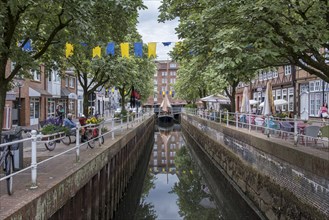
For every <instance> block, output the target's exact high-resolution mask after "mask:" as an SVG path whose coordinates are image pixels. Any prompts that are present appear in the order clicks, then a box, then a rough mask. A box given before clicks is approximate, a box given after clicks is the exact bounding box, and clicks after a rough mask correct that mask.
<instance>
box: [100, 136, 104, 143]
mask: <svg viewBox="0 0 329 220" xmlns="http://www.w3.org/2000/svg"><path fill="white" fill-rule="evenodd" d="M100 139H101V144H104V136H102V137H100Z"/></svg>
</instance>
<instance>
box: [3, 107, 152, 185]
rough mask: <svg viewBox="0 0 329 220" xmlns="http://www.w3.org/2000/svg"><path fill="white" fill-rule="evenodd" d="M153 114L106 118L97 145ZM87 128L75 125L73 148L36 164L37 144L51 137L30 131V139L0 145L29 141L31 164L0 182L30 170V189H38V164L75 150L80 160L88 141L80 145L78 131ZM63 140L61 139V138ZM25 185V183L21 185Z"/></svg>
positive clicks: (77, 158) (78, 124)
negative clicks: (103, 130) (102, 139)
mask: <svg viewBox="0 0 329 220" xmlns="http://www.w3.org/2000/svg"><path fill="white" fill-rule="evenodd" d="M153 114H154V113H153V112H151V111H149V112H144V113H142V112H140V113H136V114H135V115H134V116H130V115H128V116H124V117H121V118H108V119H106V118H105V119H104V121H102V123H101V124H99V126H98V130H99V133H98V136H97V137H95V138H98V140H99V145H101V140H100V139H101V138H100V137H102V136H103V137H104V136H105V135H108V134H111V138H112V140H113V139H114V138H115V134H116V133H118V132H123V131H124V130H125V129H126V130H128V129H129V128H133V127H134V126H135V125H137V124H139V123H140V122H143V121H145V120H146V119H148V118H150V117H151V116H152V115H153ZM125 120H126V122H125V123H124V121H125ZM88 126H90V124H87V125H84V126H81V125H80V123H79V122H77V123H76V128H73V129H72V131H75V140H76V141H75V146H74V147H72V148H70V149H68V150H65V151H62V152H60V153H57V154H55V155H52V156H51V157H50V158H47V159H45V160H42V161H40V162H37V158H38V152H37V144H38V143H45V142H47V141H43V140H42V139H43V137H47V138H49V137H51V135H42V134H38V132H37V131H36V130H32V131H31V137H29V138H24V139H20V140H16V141H12V142H6V143H3V144H0V148H1V147H5V146H8V145H13V144H18V143H24V142H30V141H31V164H30V166H28V167H25V168H23V169H21V170H19V171H17V172H14V173H12V174H10V175H5V176H4V177H1V178H0V182H1V181H5V180H7V179H8V178H9V177H12V176H13V177H15V176H17V175H18V174H20V173H23V172H25V171H28V170H31V186H30V188H31V189H35V188H37V187H38V185H37V176H38V171H37V170H38V166H39V165H40V164H43V163H46V162H48V161H50V160H54V159H56V158H57V157H59V156H62V155H64V154H67V153H69V152H71V151H74V150H75V155H76V157H75V158H76V162H77V161H79V160H80V149H81V147H82V146H84V145H86V144H88V141H90V140H88V141H87V142H84V143H80V131H81V129H82V128H87V127H88ZM103 127H107V128H110V129H109V130H108V131H106V132H104V133H102V128H103ZM55 135H57V134H54V135H53V136H55ZM62 138H63V137H62ZM62 138H50V141H56V140H60V139H62ZM22 184H25V183H22Z"/></svg>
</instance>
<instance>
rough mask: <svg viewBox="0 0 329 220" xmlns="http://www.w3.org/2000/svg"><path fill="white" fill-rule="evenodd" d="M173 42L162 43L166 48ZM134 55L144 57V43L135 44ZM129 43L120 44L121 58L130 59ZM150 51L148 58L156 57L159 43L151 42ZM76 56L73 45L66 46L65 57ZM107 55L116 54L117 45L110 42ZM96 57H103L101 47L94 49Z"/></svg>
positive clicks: (106, 50)
mask: <svg viewBox="0 0 329 220" xmlns="http://www.w3.org/2000/svg"><path fill="white" fill-rule="evenodd" d="M171 43H172V42H162V44H163V45H164V46H169V45H170V44H171ZM133 45H134V55H135V57H143V43H142V42H135V43H134V44H133ZM129 46H130V44H129V43H120V50H121V56H122V57H126V58H129V56H130V54H129ZM147 46H148V50H147V56H148V58H151V57H154V58H155V57H156V47H157V42H150V43H148V45H147ZM73 54H74V46H73V44H71V43H66V44H65V56H66V57H70V56H72V55H73ZM105 54H106V55H112V56H114V54H115V43H114V42H109V43H108V44H107V46H106V48H105ZM95 57H102V48H101V47H100V46H96V47H94V48H93V49H92V58H95Z"/></svg>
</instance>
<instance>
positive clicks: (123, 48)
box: [120, 43, 129, 58]
mask: <svg viewBox="0 0 329 220" xmlns="http://www.w3.org/2000/svg"><path fill="white" fill-rule="evenodd" d="M120 48H121V56H122V57H127V58H129V43H121V44H120Z"/></svg>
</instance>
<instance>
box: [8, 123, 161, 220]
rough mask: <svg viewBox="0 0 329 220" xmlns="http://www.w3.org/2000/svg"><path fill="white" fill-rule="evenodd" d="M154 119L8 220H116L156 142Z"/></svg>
mask: <svg viewBox="0 0 329 220" xmlns="http://www.w3.org/2000/svg"><path fill="white" fill-rule="evenodd" d="M154 123H155V119H154V117H151V118H149V119H148V120H146V121H144V122H143V123H142V124H140V125H138V126H137V127H136V128H134V129H133V130H130V131H128V132H127V133H126V135H124V136H121V137H120V138H118V139H117V140H115V141H114V142H112V143H111V145H108V146H106V143H105V145H103V146H102V148H103V149H102V151H100V152H99V153H97V154H94V155H92V156H91V157H90V158H88V161H87V162H86V163H83V164H79V163H77V164H76V166H77V167H74V168H72V170H73V171H72V172H71V173H69V174H67V175H64V176H63V178H62V180H61V181H59V182H58V183H57V184H56V185H54V186H53V187H51V188H49V189H48V190H47V191H46V192H45V193H43V194H42V195H40V196H39V197H38V198H36V199H34V200H32V201H31V202H29V203H28V204H26V205H25V206H24V207H22V208H21V209H19V210H17V211H16V212H15V213H13V214H12V215H11V216H10V217H8V218H7V219H54V220H55V219H56V220H57V219H58V220H60V219H93V220H94V219H113V217H114V215H115V212H116V211H117V208H118V203H119V201H120V199H121V198H122V197H123V195H124V192H125V190H126V187H127V184H128V182H129V181H130V178H131V176H132V175H133V173H134V171H135V169H136V165H137V164H138V161H139V160H140V159H144V156H145V153H146V154H147V152H145V150H146V147H149V146H150V145H149V144H150V143H149V142H150V140H153V134H154Z"/></svg>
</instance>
